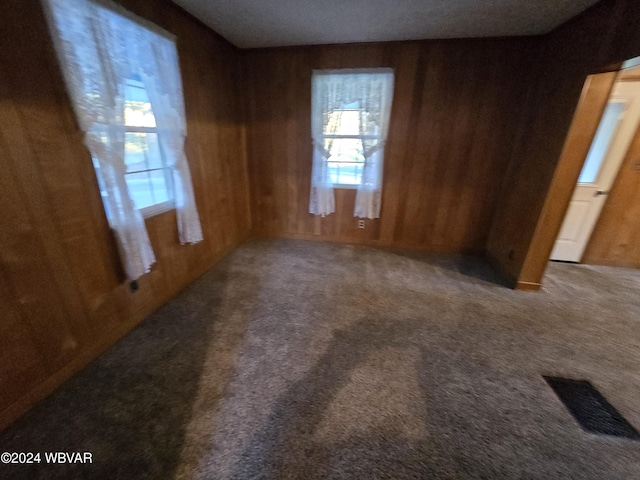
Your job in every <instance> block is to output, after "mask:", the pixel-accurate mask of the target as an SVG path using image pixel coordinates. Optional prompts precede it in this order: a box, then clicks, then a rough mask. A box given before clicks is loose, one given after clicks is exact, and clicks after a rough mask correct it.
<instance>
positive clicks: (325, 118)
mask: <svg viewBox="0 0 640 480" xmlns="http://www.w3.org/2000/svg"><path fill="white" fill-rule="evenodd" d="M392 99H393V70H392V69H390V68H375V69H344V70H314V72H313V76H312V108H311V116H312V117H311V125H312V127H311V128H312V137H313V145H314V149H313V150H314V155H313V175H312V180H311V198H310V204H309V212H310V213H313V214H315V215H323V216H324V215H328V214H330V213H333V212H334V211H335V200H334V193H333V183H332V181H331V176H330V171H329V158H330V157H331V143H332V142H331V140H328V139H326V138H325V135H333V134H335V128H336V126H337V124H338V123H339V118H340V117H339V116H338V117H336V113H338V112H340V111H341V110H343V109H345V108H346V106H347V105H354V104H355V105H358V106H359V109H360V128H359V136H360V141H361V144H362V153H363V156H364V160H365V161H364V167H363V173H362V179H361V182H360V184H359V185H358V189H357V192H356V204H355V209H354V216H356V217H361V218H378V217H379V216H380V204H381V192H382V167H383V162H384V145H385V142H386V139H387V133H388V130H389V118H390V114H391V103H392ZM336 118H337V119H338V120H336Z"/></svg>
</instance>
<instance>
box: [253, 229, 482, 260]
mask: <svg viewBox="0 0 640 480" xmlns="http://www.w3.org/2000/svg"><path fill="white" fill-rule="evenodd" d="M251 237H253V238H286V239H290V240H308V241H312V242H327V243H339V244H342V245H363V246H368V247H375V248H382V249H385V250H390V251H392V250H407V251H416V252H424V253H461V254H470V255H482V254H483V253H484V250H483V249H482V248H478V247H472V246H469V245H436V244H412V243H387V242H382V241H380V240H363V239H358V238H344V237H335V236H326V235H312V234H304V233H272V232H252V234H251Z"/></svg>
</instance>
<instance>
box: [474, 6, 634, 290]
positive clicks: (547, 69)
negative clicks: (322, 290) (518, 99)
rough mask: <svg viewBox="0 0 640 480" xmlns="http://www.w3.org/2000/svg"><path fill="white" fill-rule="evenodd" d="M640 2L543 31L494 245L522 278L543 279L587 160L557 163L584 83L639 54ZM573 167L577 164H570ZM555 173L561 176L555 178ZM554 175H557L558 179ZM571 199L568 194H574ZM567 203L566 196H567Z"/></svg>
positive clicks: (493, 251) (490, 245) (597, 9)
mask: <svg viewBox="0 0 640 480" xmlns="http://www.w3.org/2000/svg"><path fill="white" fill-rule="evenodd" d="M638 24H640V10H639V9H638V8H637V2H636V1H634V0H603V1H601V2H599V3H597V4H596V5H595V6H594V7H592V8H590V9H588V10H586V11H585V12H583V13H582V14H581V15H579V16H578V17H576V18H575V19H573V20H571V21H569V22H567V23H566V24H564V25H562V26H561V27H560V28H558V29H556V30H555V31H554V32H552V33H551V34H549V35H547V36H545V37H543V41H544V48H543V49H542V50H541V55H540V56H539V57H538V58H537V59H536V60H535V62H534V63H533V64H532V66H531V67H532V69H531V73H532V75H533V76H537V77H539V79H538V80H534V79H532V80H531V81H530V86H531V96H532V98H533V103H532V105H533V107H534V108H532V109H531V110H530V111H529V112H528V113H525V114H523V115H522V118H523V123H522V125H523V127H522V130H523V134H522V135H520V137H519V138H520V139H519V142H518V146H517V148H516V150H515V151H514V154H513V156H512V158H511V161H510V166H509V170H508V173H507V175H506V178H505V182H504V185H503V188H502V192H501V194H500V201H499V207H498V208H497V209H496V212H495V215H494V218H493V223H492V227H491V233H490V235H489V241H488V242H487V250H488V253H489V254H490V256H491V257H492V258H493V259H494V260H495V262H496V263H497V264H498V265H500V268H501V269H502V270H503V271H505V272H506V273H507V274H508V276H510V277H511V278H513V279H514V280H515V281H516V282H520V283H522V284H523V285H524V284H526V285H536V284H537V285H539V284H540V282H541V280H542V276H543V274H544V270H545V267H546V264H547V261H548V258H549V257H548V255H549V252H550V251H551V248H552V246H553V243H554V241H555V237H554V236H553V235H551V234H550V233H551V232H557V231H558V228H559V227H560V224H561V222H562V217H563V212H564V211H565V210H566V206H567V205H566V204H559V203H555V204H554V203H552V202H545V200H546V199H547V198H548V197H549V198H558V199H563V198H564V197H566V195H564V196H563V195H562V192H563V191H567V190H569V191H572V190H573V188H574V186H575V180H574V181H573V183H572V180H573V179H574V177H575V178H577V176H578V174H579V169H580V166H575V165H574V166H573V170H571V169H567V170H566V171H565V172H564V173H562V172H558V174H557V175H556V169H558V168H566V167H562V166H561V165H560V164H559V159H560V155H561V152H562V149H563V145H564V143H565V139H566V137H567V132H568V130H569V126H570V123H571V119H572V117H573V113H574V111H575V108H576V105H577V103H578V99H579V97H580V92H581V88H582V86H583V84H584V81H585V78H586V77H587V75H589V74H593V73H598V72H604V71H612V70H617V69H618V68H619V67H620V66H621V64H622V62H623V61H624V60H627V59H629V58H633V57H636V56H638V55H639V54H640V30H639V29H638V28H637V25H638ZM569 170H571V171H569ZM554 179H555V180H556V181H554ZM552 182H553V183H552ZM566 201H567V202H568V197H567V200H566ZM563 203H564V202H563Z"/></svg>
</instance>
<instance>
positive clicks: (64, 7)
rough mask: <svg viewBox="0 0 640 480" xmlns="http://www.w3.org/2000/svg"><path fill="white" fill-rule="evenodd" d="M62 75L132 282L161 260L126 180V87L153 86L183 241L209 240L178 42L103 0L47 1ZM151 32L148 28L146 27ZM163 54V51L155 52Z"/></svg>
mask: <svg viewBox="0 0 640 480" xmlns="http://www.w3.org/2000/svg"><path fill="white" fill-rule="evenodd" d="M43 3H44V5H45V11H46V12H47V14H48V20H49V24H50V27H51V32H52V34H53V38H54V43H55V45H56V50H57V53H58V57H59V59H60V63H61V66H62V71H63V74H64V77H65V81H66V84H67V89H68V91H69V94H70V96H71V100H72V103H73V105H74V109H75V112H76V117H77V119H78V123H79V125H80V128H81V129H82V131H83V132H84V134H85V137H84V138H85V144H86V145H87V147H88V149H89V151H90V152H91V155H92V156H93V158H94V160H95V161H96V162H97V164H98V165H99V169H96V174H97V175H98V176H99V178H100V181H101V184H102V185H104V188H105V189H106V191H107V196H106V198H105V207H106V210H107V213H108V215H107V216H108V218H109V222H110V225H111V227H112V229H113V230H114V232H115V235H116V238H117V243H118V248H119V251H120V256H121V259H122V262H123V265H124V270H125V273H126V275H127V278H128V279H130V280H134V279H136V278H138V277H140V276H142V275H143V274H145V273H146V272H148V271H149V270H150V268H151V265H152V264H153V263H154V262H155V256H154V253H153V249H152V247H151V243H150V242H149V236H148V234H147V230H146V227H145V224H144V219H143V218H142V215H141V214H140V212H139V211H138V210H137V209H136V208H135V205H134V202H133V201H132V199H131V197H130V195H129V190H128V188H127V183H126V180H125V174H126V165H125V141H124V140H125V124H124V96H125V93H124V91H125V82H126V80H127V79H129V78H132V77H133V76H135V75H139V76H140V77H143V78H145V86H146V87H147V88H149V95H150V97H151V96H153V98H150V101H151V104H152V110H153V111H154V114H155V116H156V123H157V124H158V134H159V138H160V142H161V145H162V147H163V149H164V151H165V154H166V155H167V157H168V161H169V164H170V165H171V166H173V168H174V170H175V172H177V173H176V174H175V175H174V177H175V178H176V189H175V190H176V200H177V202H176V203H177V208H178V219H179V223H180V237H181V241H182V242H183V243H186V242H197V241H199V240H201V239H202V233H201V230H200V222H199V218H198V214H197V210H196V205H195V201H194V200H193V190H192V187H191V179H190V174H189V167H188V165H187V164H186V159H185V158H184V153H183V148H182V143H183V142H184V136H185V127H184V124H185V122H184V107H183V105H182V102H183V100H182V91H181V80H180V72H179V70H178V61H177V53H176V51H175V44H174V43H173V39H172V37H170V36H169V34H168V33H166V32H164V31H161V30H160V29H158V28H157V27H155V26H152V25H150V24H148V23H146V22H144V21H142V20H139V19H137V18H135V17H133V16H132V15H131V14H129V13H128V12H126V11H124V10H123V9H121V7H118V6H116V5H115V4H111V3H110V2H105V1H102V0H44V1H43ZM143 24H144V26H143ZM154 47H155V48H154Z"/></svg>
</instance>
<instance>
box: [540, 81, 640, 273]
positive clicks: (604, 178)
mask: <svg viewBox="0 0 640 480" xmlns="http://www.w3.org/2000/svg"><path fill="white" fill-rule="evenodd" d="M639 122H640V82H620V83H617V84H616V85H615V86H614V87H613V92H612V93H611V96H610V97H609V103H608V104H607V107H606V108H605V111H604V113H603V115H602V119H601V120H600V125H599V126H598V130H597V131H596V135H595V137H594V139H593V143H592V144H591V148H590V149H589V153H588V154H587V158H586V160H585V162H584V166H583V167H582V172H580V178H579V179H578V184H577V185H576V188H575V190H574V191H573V196H572V197H571V203H570V204H569V209H568V210H567V214H566V215H565V217H564V222H563V223H562V227H561V228H560V234H559V235H558V238H557V240H556V243H555V246H554V248H553V251H552V252H551V259H552V260H564V261H569V262H579V261H580V260H581V259H582V254H583V253H584V250H585V248H587V242H589V238H590V237H591V233H592V232H593V229H594V227H595V226H596V222H597V221H598V216H599V215H600V211H601V210H602V207H603V206H604V202H605V199H606V198H607V194H608V193H609V190H610V189H611V186H612V185H613V181H614V180H615V178H616V175H617V173H618V169H619V168H620V165H621V164H622V161H623V160H624V157H625V155H626V154H627V150H629V145H630V144H631V141H632V140H633V135H634V134H635V132H636V129H637V128H638V123H639Z"/></svg>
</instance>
